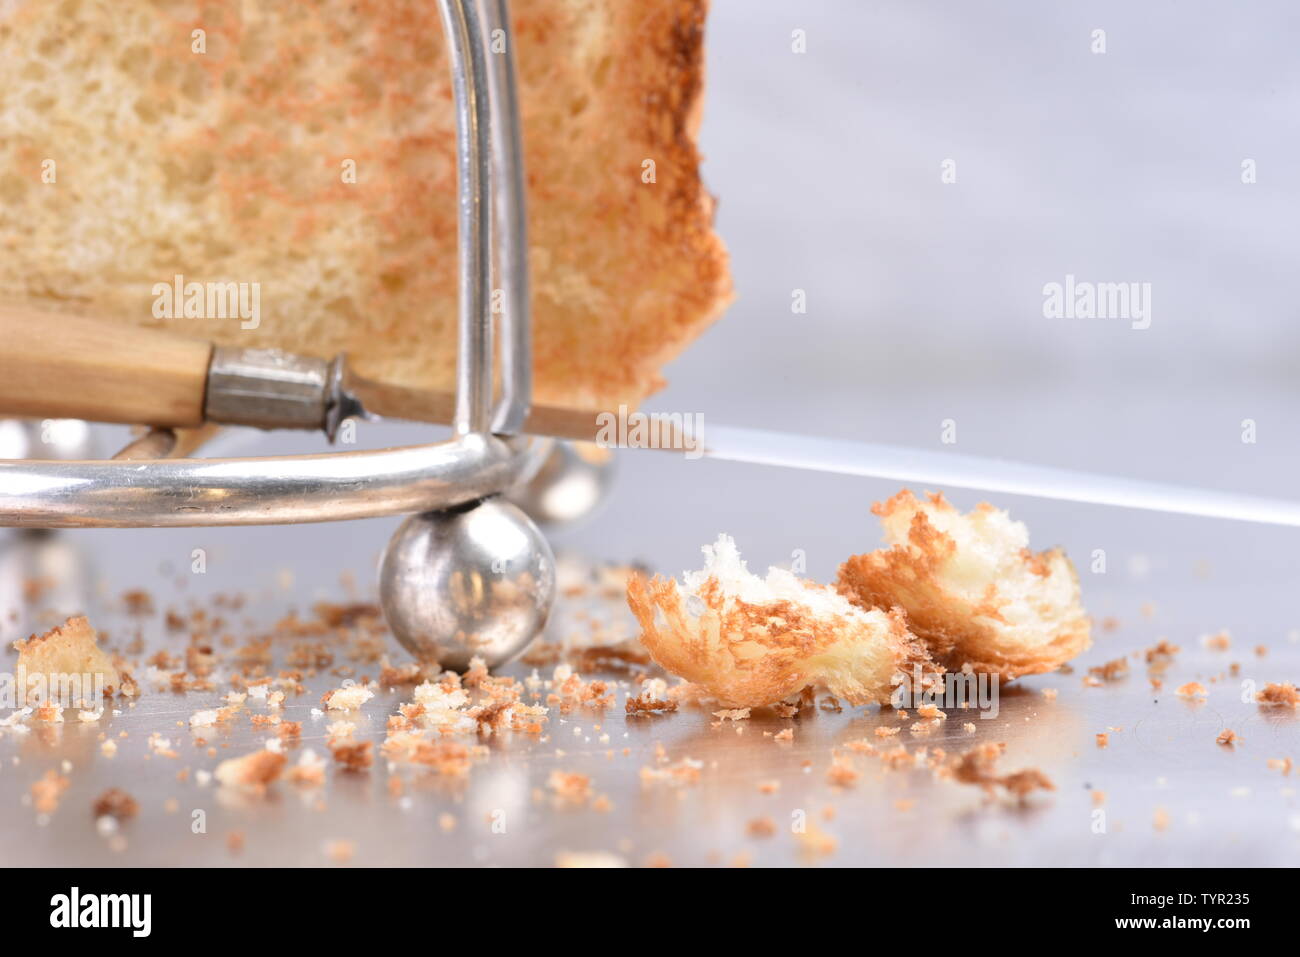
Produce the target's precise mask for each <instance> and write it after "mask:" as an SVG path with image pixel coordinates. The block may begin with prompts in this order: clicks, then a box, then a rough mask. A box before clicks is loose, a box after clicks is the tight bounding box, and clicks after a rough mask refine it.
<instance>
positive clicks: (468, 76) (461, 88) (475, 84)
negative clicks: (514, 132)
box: [438, 0, 493, 435]
mask: <svg viewBox="0 0 1300 957" xmlns="http://www.w3.org/2000/svg"><path fill="white" fill-rule="evenodd" d="M438 9H439V10H440V12H441V14H442V23H443V27H444V30H445V32H446V34H447V44H448V47H449V49H450V61H451V80H452V95H453V97H454V99H455V103H456V170H457V180H458V196H457V207H458V216H457V221H458V229H457V244H458V246H459V252H460V257H459V258H460V291H459V295H460V301H459V314H460V318H459V322H458V326H459V341H458V343H457V347H458V348H457V355H456V418H455V423H454V425H455V429H456V432H457V433H458V434H460V435H465V434H468V433H470V432H487V431H488V430H489V429H490V428H491V425H492V421H491V418H492V392H493V388H492V386H493V354H492V316H491V312H490V303H491V301H492V276H491V269H490V265H491V255H492V247H491V201H490V196H489V194H488V190H489V188H490V186H491V144H490V139H491V135H490V129H489V126H488V122H489V117H488V98H489V92H488V81H487V61H486V54H485V52H484V51H485V47H484V39H483V29H482V22H481V20H480V17H479V10H478V6H477V3H476V2H475V0H440V2H439V4H438Z"/></svg>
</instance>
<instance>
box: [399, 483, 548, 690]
mask: <svg viewBox="0 0 1300 957" xmlns="http://www.w3.org/2000/svg"><path fill="white" fill-rule="evenodd" d="M379 594H380V601H381V603H382V605H383V608H384V617H385V618H386V619H387V621H388V625H389V627H390V628H391V629H392V631H393V635H394V637H396V638H397V640H398V641H399V642H400V643H401V644H402V646H403V647H404V648H405V649H406V650H407V651H409V652H410V653H411V655H412V656H414V657H415V658H416V659H417V660H418V661H436V662H438V663H439V664H441V665H442V666H443V667H444V668H450V669H452V670H455V671H464V670H465V669H466V668H468V667H469V663H470V659H471V658H474V657H476V656H477V657H480V658H482V659H483V660H484V662H485V663H486V664H487V666H488V667H489V668H495V667H497V666H498V665H503V664H505V663H506V662H507V661H510V660H511V659H513V658H515V657H516V656H517V655H519V654H520V653H521V652H522V651H523V650H524V649H525V648H526V647H527V646H528V644H529V643H530V642H531V641H532V640H533V639H534V638H535V637H537V635H539V634H540V633H541V631H542V629H543V628H544V627H545V625H546V619H547V617H548V616H549V615H550V612H551V605H552V604H553V603H554V601H555V556H554V555H552V554H551V546H550V545H549V544H547V541H546V537H545V536H544V535H542V533H541V532H540V531H539V530H538V528H537V526H536V525H535V524H533V522H532V520H531V519H530V518H529V517H528V516H527V515H526V514H524V512H523V511H521V510H520V509H519V508H518V507H517V506H515V505H512V504H511V503H509V502H507V501H504V500H502V499H500V498H491V499H488V500H487V501H484V502H477V503H474V504H472V505H470V506H468V507H466V508H461V509H448V510H446V511H442V512H429V513H425V514H423V515H412V516H411V517H410V518H408V519H407V520H406V521H405V522H403V523H402V525H401V527H400V528H398V530H397V532H396V533H395V534H394V535H393V538H392V540H391V541H390V542H389V544H388V548H387V550H386V551H385V552H384V559H383V561H382V562H381V564H380V572H379Z"/></svg>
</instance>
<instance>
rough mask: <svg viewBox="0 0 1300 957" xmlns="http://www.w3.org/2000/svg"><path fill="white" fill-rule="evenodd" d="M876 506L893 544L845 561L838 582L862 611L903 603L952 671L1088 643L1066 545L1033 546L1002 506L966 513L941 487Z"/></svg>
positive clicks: (1039, 662) (1048, 662)
mask: <svg viewBox="0 0 1300 957" xmlns="http://www.w3.org/2000/svg"><path fill="white" fill-rule="evenodd" d="M872 511H873V512H875V513H876V514H877V515H879V516H880V519H881V523H882V524H883V525H884V529H885V540H886V542H888V543H889V547H887V548H883V549H880V550H878V551H874V552H870V553H868V554H865V555H855V556H854V557H852V558H850V559H849V560H848V561H846V562H844V564H843V565H841V566H840V570H839V578H838V582H837V587H838V588H839V590H840V592H841V593H842V594H843V595H844V596H846V597H847V598H849V599H851V600H852V601H853V602H854V603H856V604H858V605H859V606H861V607H863V608H893V607H900V608H902V609H903V610H905V611H906V612H907V624H908V627H909V628H910V629H911V630H912V631H913V632H914V633H915V634H916V635H917V637H919V638H921V639H922V640H923V641H925V642H926V644H927V645H928V646H929V648H930V651H931V653H932V654H933V655H934V657H935V658H936V659H937V660H938V661H939V662H941V663H942V664H943V665H945V666H946V667H947V668H949V669H952V670H956V669H960V668H962V667H963V666H966V665H969V666H970V667H971V668H973V669H974V670H975V671H977V672H981V673H988V674H997V675H1000V676H1001V677H1003V678H1006V679H1010V678H1017V677H1019V676H1021V675H1032V674H1040V673H1042V672H1046V671H1052V670H1054V669H1055V668H1058V667H1060V666H1061V665H1062V664H1064V663H1065V662H1066V661H1068V660H1069V659H1071V658H1073V657H1074V656H1075V655H1078V654H1079V653H1081V652H1082V651H1084V650H1085V649H1087V647H1088V646H1089V644H1090V643H1091V638H1090V630H1091V628H1090V622H1089V619H1088V616H1087V614H1085V612H1084V610H1083V607H1082V605H1081V604H1080V597H1079V576H1078V575H1077V574H1076V573H1075V570H1074V566H1073V565H1072V564H1071V562H1070V560H1069V558H1067V557H1066V555H1065V553H1064V552H1062V551H1061V550H1060V549H1052V550H1050V551H1045V552H1039V553H1037V554H1035V553H1033V552H1031V551H1030V550H1029V548H1028V545H1029V533H1028V531H1027V530H1026V529H1025V526H1024V525H1023V524H1022V523H1020V522H1015V521H1012V520H1011V518H1010V516H1008V515H1007V513H1006V512H1004V511H1002V510H1001V509H996V508H994V507H993V506H991V505H988V504H982V505H978V506H976V507H975V508H974V509H973V510H972V511H971V512H969V513H968V514H965V515H963V514H962V513H960V512H958V511H957V510H956V509H955V508H953V507H952V505H950V504H949V503H948V502H947V501H946V500H945V499H944V497H943V495H941V494H935V495H931V496H929V498H928V499H927V500H925V501H922V500H920V499H918V498H917V497H916V496H915V495H913V494H912V493H911V492H910V491H908V490H906V489H904V490H903V491H901V492H899V493H898V494H897V495H895V496H894V497H893V498H891V499H890V500H889V501H887V502H883V503H881V502H878V503H876V504H875V505H874V506H872Z"/></svg>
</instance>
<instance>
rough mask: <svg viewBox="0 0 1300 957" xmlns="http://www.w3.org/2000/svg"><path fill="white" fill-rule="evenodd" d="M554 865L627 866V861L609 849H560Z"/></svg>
mask: <svg viewBox="0 0 1300 957" xmlns="http://www.w3.org/2000/svg"><path fill="white" fill-rule="evenodd" d="M555 866H556V867H566V868H567V867H613V868H617V867H627V866H628V864H627V861H626V860H624V859H623V858H621V857H619V856H618V855H617V854H614V853H612V852H610V851H581V852H578V851H561V852H560V853H559V854H556V855H555Z"/></svg>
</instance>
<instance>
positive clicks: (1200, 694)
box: [1176, 681, 1206, 698]
mask: <svg viewBox="0 0 1300 957" xmlns="http://www.w3.org/2000/svg"><path fill="white" fill-rule="evenodd" d="M1176 693H1177V694H1178V695H1179V696H1180V697H1183V698H1204V697H1205V696H1206V691H1205V685H1203V684H1201V683H1200V682H1199V681H1189V682H1187V684H1185V685H1180V686H1179V687H1178V689H1177V692H1176Z"/></svg>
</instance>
